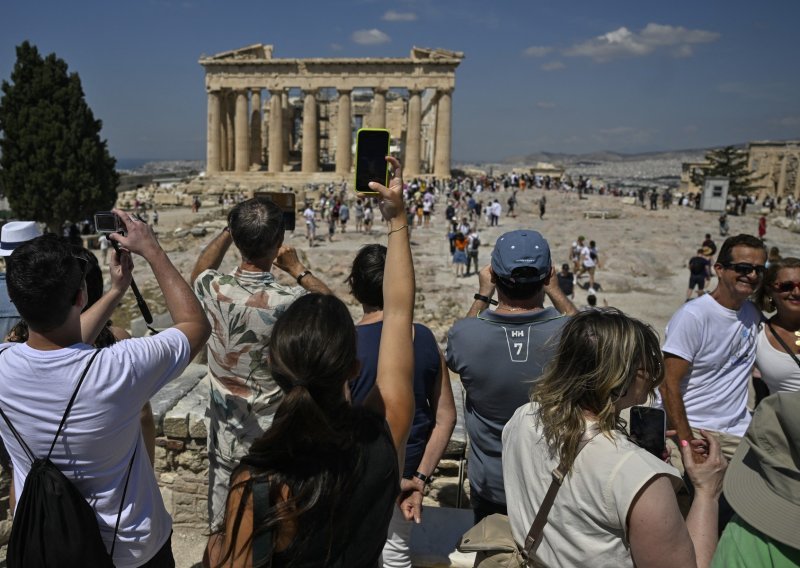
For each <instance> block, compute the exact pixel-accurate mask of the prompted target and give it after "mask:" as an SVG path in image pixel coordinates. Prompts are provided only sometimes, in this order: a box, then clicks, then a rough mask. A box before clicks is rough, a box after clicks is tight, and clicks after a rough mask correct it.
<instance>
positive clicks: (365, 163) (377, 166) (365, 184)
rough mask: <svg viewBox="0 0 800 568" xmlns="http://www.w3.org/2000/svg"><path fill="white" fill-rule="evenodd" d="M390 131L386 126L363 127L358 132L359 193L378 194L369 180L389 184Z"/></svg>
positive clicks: (357, 187)
mask: <svg viewBox="0 0 800 568" xmlns="http://www.w3.org/2000/svg"><path fill="white" fill-rule="evenodd" d="M388 155H389V131H388V130H386V129H385V128H361V129H360V130H359V131H358V133H357V134H356V185H355V190H356V191H357V192H358V193H371V194H373V195H377V194H378V192H376V191H373V190H372V189H370V187H369V182H371V181H377V182H378V183H381V184H383V185H386V186H388V185H389V164H388V163H387V162H386V156H388Z"/></svg>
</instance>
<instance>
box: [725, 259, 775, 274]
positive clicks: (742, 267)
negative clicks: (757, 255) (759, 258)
mask: <svg viewBox="0 0 800 568" xmlns="http://www.w3.org/2000/svg"><path fill="white" fill-rule="evenodd" d="M720 264H721V265H722V267H723V268H730V269H731V270H733V271H734V272H736V274H741V275H742V276H747V275H748V274H750V273H751V272H753V271H755V273H756V275H757V276H763V274H764V271H766V270H767V267H766V266H764V265H763V264H750V263H749V262H722V263H720Z"/></svg>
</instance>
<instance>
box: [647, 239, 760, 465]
mask: <svg viewBox="0 0 800 568" xmlns="http://www.w3.org/2000/svg"><path fill="white" fill-rule="evenodd" d="M766 260H767V253H766V251H765V250H764V246H763V244H762V243H761V241H760V240H759V239H757V238H756V237H754V236H752V235H737V236H734V237H729V238H728V239H726V240H725V242H724V243H723V244H722V248H721V249H720V251H719V256H718V257H717V262H716V263H715V264H714V271H715V272H716V274H717V278H718V283H717V287H716V288H715V289H714V290H713V291H712V292H711V293H709V294H705V295H703V296H701V297H699V298H698V299H696V300H693V301H691V302H689V303H687V304H684V305H683V306H682V307H681V308H680V309H679V310H678V311H677V312H675V314H674V315H673V316H672V319H670V321H669V323H668V324H667V330H666V338H665V341H664V347H663V350H664V362H665V377H664V382H663V384H662V385H661V387H660V392H661V396H662V398H663V406H664V409H665V410H666V411H667V416H668V418H669V421H670V423H671V424H672V427H673V428H674V429H676V430H677V432H678V439H680V440H692V439H694V437H695V432H697V429H699V428H702V429H704V430H708V431H713V432H714V433H715V434H717V435H718V437H719V440H720V446H721V448H722V452H723V453H724V454H725V456H726V457H727V458H728V459H730V458H731V457H732V456H733V453H734V451H735V450H736V447H737V446H738V444H739V440H740V439H741V437H742V436H743V435H744V432H745V430H747V426H748V424H749V423H750V412H749V411H748V410H747V396H748V390H747V389H748V382H749V380H750V374H751V370H752V367H753V362H754V361H755V356H756V337H757V336H758V325H759V322H760V321H761V313H760V312H759V310H758V308H756V306H755V305H754V304H753V303H752V302H750V300H749V299H748V298H750V297H751V296H752V295H753V294H754V293H755V291H756V290H757V289H758V287H759V286H760V284H761V280H762V277H763V274H764V270H765V268H764V263H765V262H766ZM695 455H697V454H695Z"/></svg>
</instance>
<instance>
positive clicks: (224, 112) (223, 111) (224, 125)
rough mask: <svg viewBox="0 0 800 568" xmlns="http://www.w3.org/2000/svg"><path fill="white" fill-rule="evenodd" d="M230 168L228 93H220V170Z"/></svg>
mask: <svg viewBox="0 0 800 568" xmlns="http://www.w3.org/2000/svg"><path fill="white" fill-rule="evenodd" d="M227 169H228V93H227V91H220V93H219V171H221V172H224V171H226V170H227Z"/></svg>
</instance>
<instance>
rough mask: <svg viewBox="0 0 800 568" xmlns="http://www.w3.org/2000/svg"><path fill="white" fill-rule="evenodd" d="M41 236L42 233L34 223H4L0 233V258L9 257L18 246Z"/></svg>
mask: <svg viewBox="0 0 800 568" xmlns="http://www.w3.org/2000/svg"><path fill="white" fill-rule="evenodd" d="M41 236H42V231H41V230H39V225H37V224H36V222H35V221H11V222H9V223H6V224H5V225H3V229H2V231H0V256H10V255H11V253H12V252H14V249H15V248H17V247H18V246H19V245H21V244H23V243H27V242H28V241H30V240H33V239H35V238H36V237H41Z"/></svg>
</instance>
